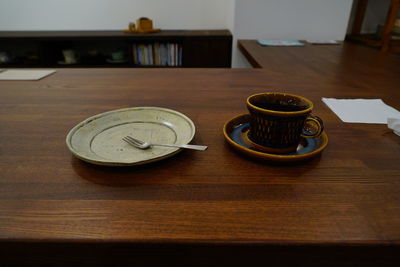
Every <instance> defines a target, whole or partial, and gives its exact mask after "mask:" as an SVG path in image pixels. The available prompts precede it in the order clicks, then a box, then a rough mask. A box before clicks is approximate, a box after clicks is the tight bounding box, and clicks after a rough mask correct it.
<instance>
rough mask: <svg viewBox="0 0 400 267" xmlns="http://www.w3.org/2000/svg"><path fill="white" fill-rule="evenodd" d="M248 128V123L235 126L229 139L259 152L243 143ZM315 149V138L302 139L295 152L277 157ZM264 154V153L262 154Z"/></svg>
mask: <svg viewBox="0 0 400 267" xmlns="http://www.w3.org/2000/svg"><path fill="white" fill-rule="evenodd" d="M249 128H250V122H245V123H242V124H239V125H238V126H236V127H235V128H234V129H233V131H232V132H231V133H230V138H231V139H232V140H233V141H235V142H236V143H237V144H239V145H241V146H243V147H246V148H248V149H251V150H254V151H258V152H262V151H259V150H258V149H256V148H254V147H252V146H251V145H248V144H247V143H246V142H245V141H244V135H245V134H247V132H248V130H249ZM316 148H317V142H316V140H315V138H302V139H301V142H300V144H299V146H298V147H297V151H296V152H292V153H286V154H277V155H288V156H289V155H303V154H307V153H310V152H312V151H314V150H315V149H316ZM263 153H265V152H263Z"/></svg>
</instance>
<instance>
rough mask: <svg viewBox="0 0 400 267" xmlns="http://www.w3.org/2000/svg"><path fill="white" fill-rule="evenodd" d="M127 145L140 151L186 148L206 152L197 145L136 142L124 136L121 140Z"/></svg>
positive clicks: (130, 137) (203, 147)
mask: <svg viewBox="0 0 400 267" xmlns="http://www.w3.org/2000/svg"><path fill="white" fill-rule="evenodd" d="M122 140H124V141H125V142H127V143H128V144H130V145H132V146H134V147H137V148H140V149H147V148H149V147H151V146H167V147H179V148H187V149H194V150H206V149H207V148H208V147H207V146H199V145H178V144H153V143H148V142H144V141H141V140H138V139H136V138H133V137H132V136H129V135H128V136H125V137H123V138H122Z"/></svg>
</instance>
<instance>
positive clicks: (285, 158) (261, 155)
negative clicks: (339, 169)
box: [223, 113, 329, 162]
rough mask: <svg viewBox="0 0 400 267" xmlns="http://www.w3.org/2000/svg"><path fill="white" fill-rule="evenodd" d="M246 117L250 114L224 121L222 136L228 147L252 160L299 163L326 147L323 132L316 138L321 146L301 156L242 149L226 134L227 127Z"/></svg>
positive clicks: (326, 136) (326, 139)
mask: <svg viewBox="0 0 400 267" xmlns="http://www.w3.org/2000/svg"><path fill="white" fill-rule="evenodd" d="M246 117H248V118H250V114H248V113H244V114H240V115H237V116H235V117H233V118H231V119H230V120H228V121H226V122H225V124H224V127H223V134H224V137H225V140H226V141H227V142H228V144H229V145H231V146H232V147H233V148H234V149H236V150H238V151H239V152H242V153H245V154H246V155H248V156H251V157H253V158H258V159H262V160H269V161H275V162H295V161H301V160H306V159H309V158H312V157H314V156H317V155H318V154H320V153H321V152H322V151H323V150H324V149H325V148H326V146H327V145H328V141H329V140H328V135H327V133H326V131H325V130H324V131H323V132H322V133H321V135H320V136H319V137H317V138H322V145H321V146H320V147H318V148H317V149H316V150H313V151H311V152H309V153H305V154H301V155H278V154H271V153H267V152H261V151H255V150H252V149H249V148H247V147H244V146H242V145H240V144H238V143H236V142H235V141H234V140H233V139H232V138H231V137H230V136H229V133H228V129H227V128H228V126H229V125H230V124H232V123H234V122H235V121H237V120H239V119H242V120H245V118H246Z"/></svg>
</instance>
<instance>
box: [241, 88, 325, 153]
mask: <svg viewBox="0 0 400 267" xmlns="http://www.w3.org/2000/svg"><path fill="white" fill-rule="evenodd" d="M246 104H247V108H248V110H249V112H250V115H251V120H250V131H249V133H248V139H249V141H250V142H252V143H253V145H254V146H255V147H256V148H258V149H261V150H263V151H265V152H269V153H277V154H280V153H290V152H295V151H296V149H297V147H298V145H299V143H300V140H301V138H302V137H304V138H310V137H317V136H319V135H320V134H321V133H322V131H323V128H324V126H323V122H322V120H321V119H320V118H318V117H316V116H313V115H311V111H312V109H313V103H312V102H311V101H310V100H308V99H307V98H305V97H302V96H298V95H293V94H285V93H276V92H269V93H259V94H254V95H251V96H249V97H248V98H247V103H246Z"/></svg>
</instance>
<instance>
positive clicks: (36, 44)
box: [0, 30, 232, 68]
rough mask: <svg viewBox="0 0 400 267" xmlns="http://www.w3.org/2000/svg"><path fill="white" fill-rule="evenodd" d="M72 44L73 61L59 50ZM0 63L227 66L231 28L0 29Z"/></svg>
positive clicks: (95, 65)
mask: <svg viewBox="0 0 400 267" xmlns="http://www.w3.org/2000/svg"><path fill="white" fill-rule="evenodd" d="M65 50H72V51H74V53H75V54H76V58H75V59H76V60H75V62H73V63H71V62H67V60H66V59H65V57H64V55H63V51H65ZM0 53H3V55H4V53H5V54H6V55H7V60H4V57H3V58H2V59H3V60H2V62H0V67H2V68H7V67H9V68H13V67H15V68H19V67H22V68H36V67H38V68H40V67H52V68H55V67H57V68H67V67H68V68H82V67H84V68H90V67H101V68H112V67H119V68H121V67H127V68H130V67H160V68H161V67H184V68H194V67H197V68H230V67H231V54H232V34H231V33H230V32H229V30H164V31H161V32H158V33H150V34H136V33H124V32H123V31H0Z"/></svg>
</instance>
